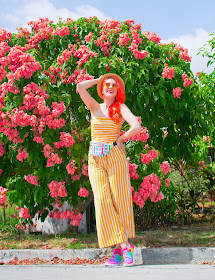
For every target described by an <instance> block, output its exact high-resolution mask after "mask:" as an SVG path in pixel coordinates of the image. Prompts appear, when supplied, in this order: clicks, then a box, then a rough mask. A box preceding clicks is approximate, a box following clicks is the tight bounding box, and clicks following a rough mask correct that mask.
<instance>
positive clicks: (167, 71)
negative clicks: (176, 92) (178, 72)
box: [162, 66, 175, 80]
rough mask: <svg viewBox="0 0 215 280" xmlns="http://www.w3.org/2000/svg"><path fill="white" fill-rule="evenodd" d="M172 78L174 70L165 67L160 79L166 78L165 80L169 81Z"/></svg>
mask: <svg viewBox="0 0 215 280" xmlns="http://www.w3.org/2000/svg"><path fill="white" fill-rule="evenodd" d="M174 76H175V69H174V68H170V67H168V66H166V67H165V68H164V69H163V72H162V77H166V78H167V79H170V80H171V79H172V78H173V77H174Z"/></svg>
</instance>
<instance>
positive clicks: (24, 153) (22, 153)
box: [16, 147, 29, 162]
mask: <svg viewBox="0 0 215 280" xmlns="http://www.w3.org/2000/svg"><path fill="white" fill-rule="evenodd" d="M28 156H29V154H28V152H27V151H26V150H25V149H23V147H19V150H18V155H17V156H16V158H17V159H18V160H19V161H21V162H23V160H24V159H26V158H27V157H28Z"/></svg>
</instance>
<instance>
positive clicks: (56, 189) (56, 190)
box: [49, 180, 68, 197]
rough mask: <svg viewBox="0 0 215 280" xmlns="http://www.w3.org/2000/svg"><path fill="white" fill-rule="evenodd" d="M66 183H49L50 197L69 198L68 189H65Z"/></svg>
mask: <svg viewBox="0 0 215 280" xmlns="http://www.w3.org/2000/svg"><path fill="white" fill-rule="evenodd" d="M64 185H65V182H62V181H61V182H57V181H54V180H53V181H51V183H49V189H50V196H51V197H66V196H68V194H67V191H66V188H65V187H64Z"/></svg>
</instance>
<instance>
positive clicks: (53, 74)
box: [43, 66, 66, 84]
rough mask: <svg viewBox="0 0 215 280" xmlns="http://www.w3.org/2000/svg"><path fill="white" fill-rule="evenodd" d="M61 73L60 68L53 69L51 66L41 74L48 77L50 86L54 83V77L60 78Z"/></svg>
mask: <svg viewBox="0 0 215 280" xmlns="http://www.w3.org/2000/svg"><path fill="white" fill-rule="evenodd" d="M65 70H66V69H65ZM61 72H62V68H61V67H53V66H50V67H49V69H48V70H43V74H44V75H46V76H49V77H50V79H51V83H52V84H55V83H56V77H60V76H61V74H60V73H61ZM65 75H66V71H65Z"/></svg>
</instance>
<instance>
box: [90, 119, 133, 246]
mask: <svg viewBox="0 0 215 280" xmlns="http://www.w3.org/2000/svg"><path fill="white" fill-rule="evenodd" d="M120 129H121V124H116V123H115V122H114V121H113V120H112V119H111V118H110V117H96V118H93V119H92V120H91V136H92V140H93V141H100V142H105V143H112V142H114V141H116V140H117V138H118V137H119V133H120ZM88 171H89V178H90V183H91V186H92V190H93V194H94V204H95V211H96V228H97V235H98V242H99V247H100V248H104V247H108V246H112V245H115V244H117V243H121V242H123V241H127V240H128V238H133V237H135V225H134V214H133V202H132V193H131V183H130V175H129V166H128V161H127V159H126V156H125V154H124V152H123V151H121V150H120V149H119V148H118V147H117V146H114V147H113V148H112V149H111V150H110V152H109V153H108V154H107V155H105V156H102V157H97V156H93V155H91V154H89V166H88Z"/></svg>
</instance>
